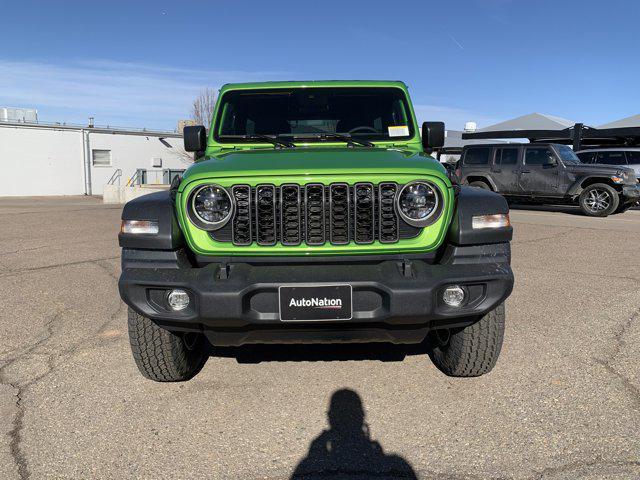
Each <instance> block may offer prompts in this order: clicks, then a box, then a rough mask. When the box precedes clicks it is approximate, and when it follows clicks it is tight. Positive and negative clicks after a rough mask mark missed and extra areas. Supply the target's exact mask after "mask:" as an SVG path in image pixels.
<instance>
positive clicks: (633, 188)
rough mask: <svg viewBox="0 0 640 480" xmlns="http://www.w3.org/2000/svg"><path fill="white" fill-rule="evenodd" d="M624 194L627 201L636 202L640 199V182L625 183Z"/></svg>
mask: <svg viewBox="0 0 640 480" xmlns="http://www.w3.org/2000/svg"><path fill="white" fill-rule="evenodd" d="M622 196H623V197H624V198H625V200H626V201H631V202H636V201H638V200H640V184H636V185H624V186H623V187H622Z"/></svg>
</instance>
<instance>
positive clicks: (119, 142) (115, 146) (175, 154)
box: [89, 132, 189, 195]
mask: <svg viewBox="0 0 640 480" xmlns="http://www.w3.org/2000/svg"><path fill="white" fill-rule="evenodd" d="M163 140H164V142H166V143H167V144H169V145H170V146H167V145H165V144H164V143H162V142H161V141H160V139H159V138H158V137H155V136H149V137H147V136H141V135H120V134H112V133H95V132H92V133H91V134H90V135H89V144H90V149H91V150H95V149H99V150H110V151H111V166H110V167H97V166H93V165H92V167H91V184H92V186H93V188H92V190H93V194H94V195H102V190H103V188H104V185H105V184H106V183H107V181H109V178H110V177H111V175H113V173H114V172H115V171H116V170H117V169H118V168H120V169H122V177H121V178H120V182H121V185H124V184H126V183H127V180H129V179H130V178H131V177H132V176H133V175H134V174H135V172H136V169H138V168H145V169H147V182H148V183H162V169H163V168H164V169H166V168H171V169H185V168H187V167H188V166H189V164H188V163H186V162H185V161H184V160H183V157H182V156H181V155H180V152H183V149H182V138H163ZM154 157H155V158H160V159H162V167H160V168H157V169H154V168H153V166H152V163H151V159H152V158H154ZM116 184H117V182H116Z"/></svg>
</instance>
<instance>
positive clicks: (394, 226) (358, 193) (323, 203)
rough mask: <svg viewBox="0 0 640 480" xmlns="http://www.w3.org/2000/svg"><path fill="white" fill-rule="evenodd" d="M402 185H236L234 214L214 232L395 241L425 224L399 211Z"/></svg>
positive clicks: (299, 240) (228, 237) (297, 240)
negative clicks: (414, 224) (397, 202)
mask: <svg viewBox="0 0 640 480" xmlns="http://www.w3.org/2000/svg"><path fill="white" fill-rule="evenodd" d="M400 187H401V186H400V185H398V184H396V183H393V182H384V183H380V184H377V185H376V184H372V183H357V184H355V185H352V186H350V185H348V184H346V183H332V184H331V185H323V184H319V183H310V184H307V185H296V184H284V185H282V186H280V187H276V186H274V185H267V184H262V185H257V186H255V187H250V186H248V185H235V186H233V187H232V188H231V195H232V196H233V198H234V200H235V204H236V209H235V213H234V216H233V218H232V219H231V221H230V222H229V223H228V224H227V225H225V226H224V227H223V228H221V229H219V230H215V231H212V232H209V235H210V236H211V238H213V239H214V240H216V241H219V242H233V244H234V245H238V246H247V245H251V244H252V243H254V242H255V243H257V244H258V245H275V244H277V243H278V242H280V243H281V244H282V245H287V246H295V245H301V244H303V243H304V244H306V245H310V246H314V245H316V246H317V245H324V244H326V243H330V244H332V245H346V244H348V243H351V242H355V243H357V244H370V243H373V242H375V241H380V242H381V243H395V242H398V241H399V240H405V239H410V238H415V237H417V236H418V235H419V234H420V232H421V231H422V229H421V228H417V227H412V226H411V225H408V224H406V223H405V222H403V221H402V220H401V219H400V218H399V216H398V215H397V213H396V209H395V198H396V195H397V194H398V192H399V191H400Z"/></svg>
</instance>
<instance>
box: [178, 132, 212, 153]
mask: <svg viewBox="0 0 640 480" xmlns="http://www.w3.org/2000/svg"><path fill="white" fill-rule="evenodd" d="M183 137H184V149H185V150H186V151H187V152H203V151H205V150H206V149H207V130H206V128H204V127H203V126H202V125H194V126H189V127H184V132H183Z"/></svg>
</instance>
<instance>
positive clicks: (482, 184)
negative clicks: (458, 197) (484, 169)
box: [469, 180, 491, 190]
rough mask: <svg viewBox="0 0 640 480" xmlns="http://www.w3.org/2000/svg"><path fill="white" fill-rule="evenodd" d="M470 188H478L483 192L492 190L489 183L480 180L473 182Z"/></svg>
mask: <svg viewBox="0 0 640 480" xmlns="http://www.w3.org/2000/svg"><path fill="white" fill-rule="evenodd" d="M469 186H470V187H477V188H481V189H483V190H491V187H490V186H489V184H488V183H486V182H481V181H480V180H478V181H475V182H471V183H470V184H469Z"/></svg>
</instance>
